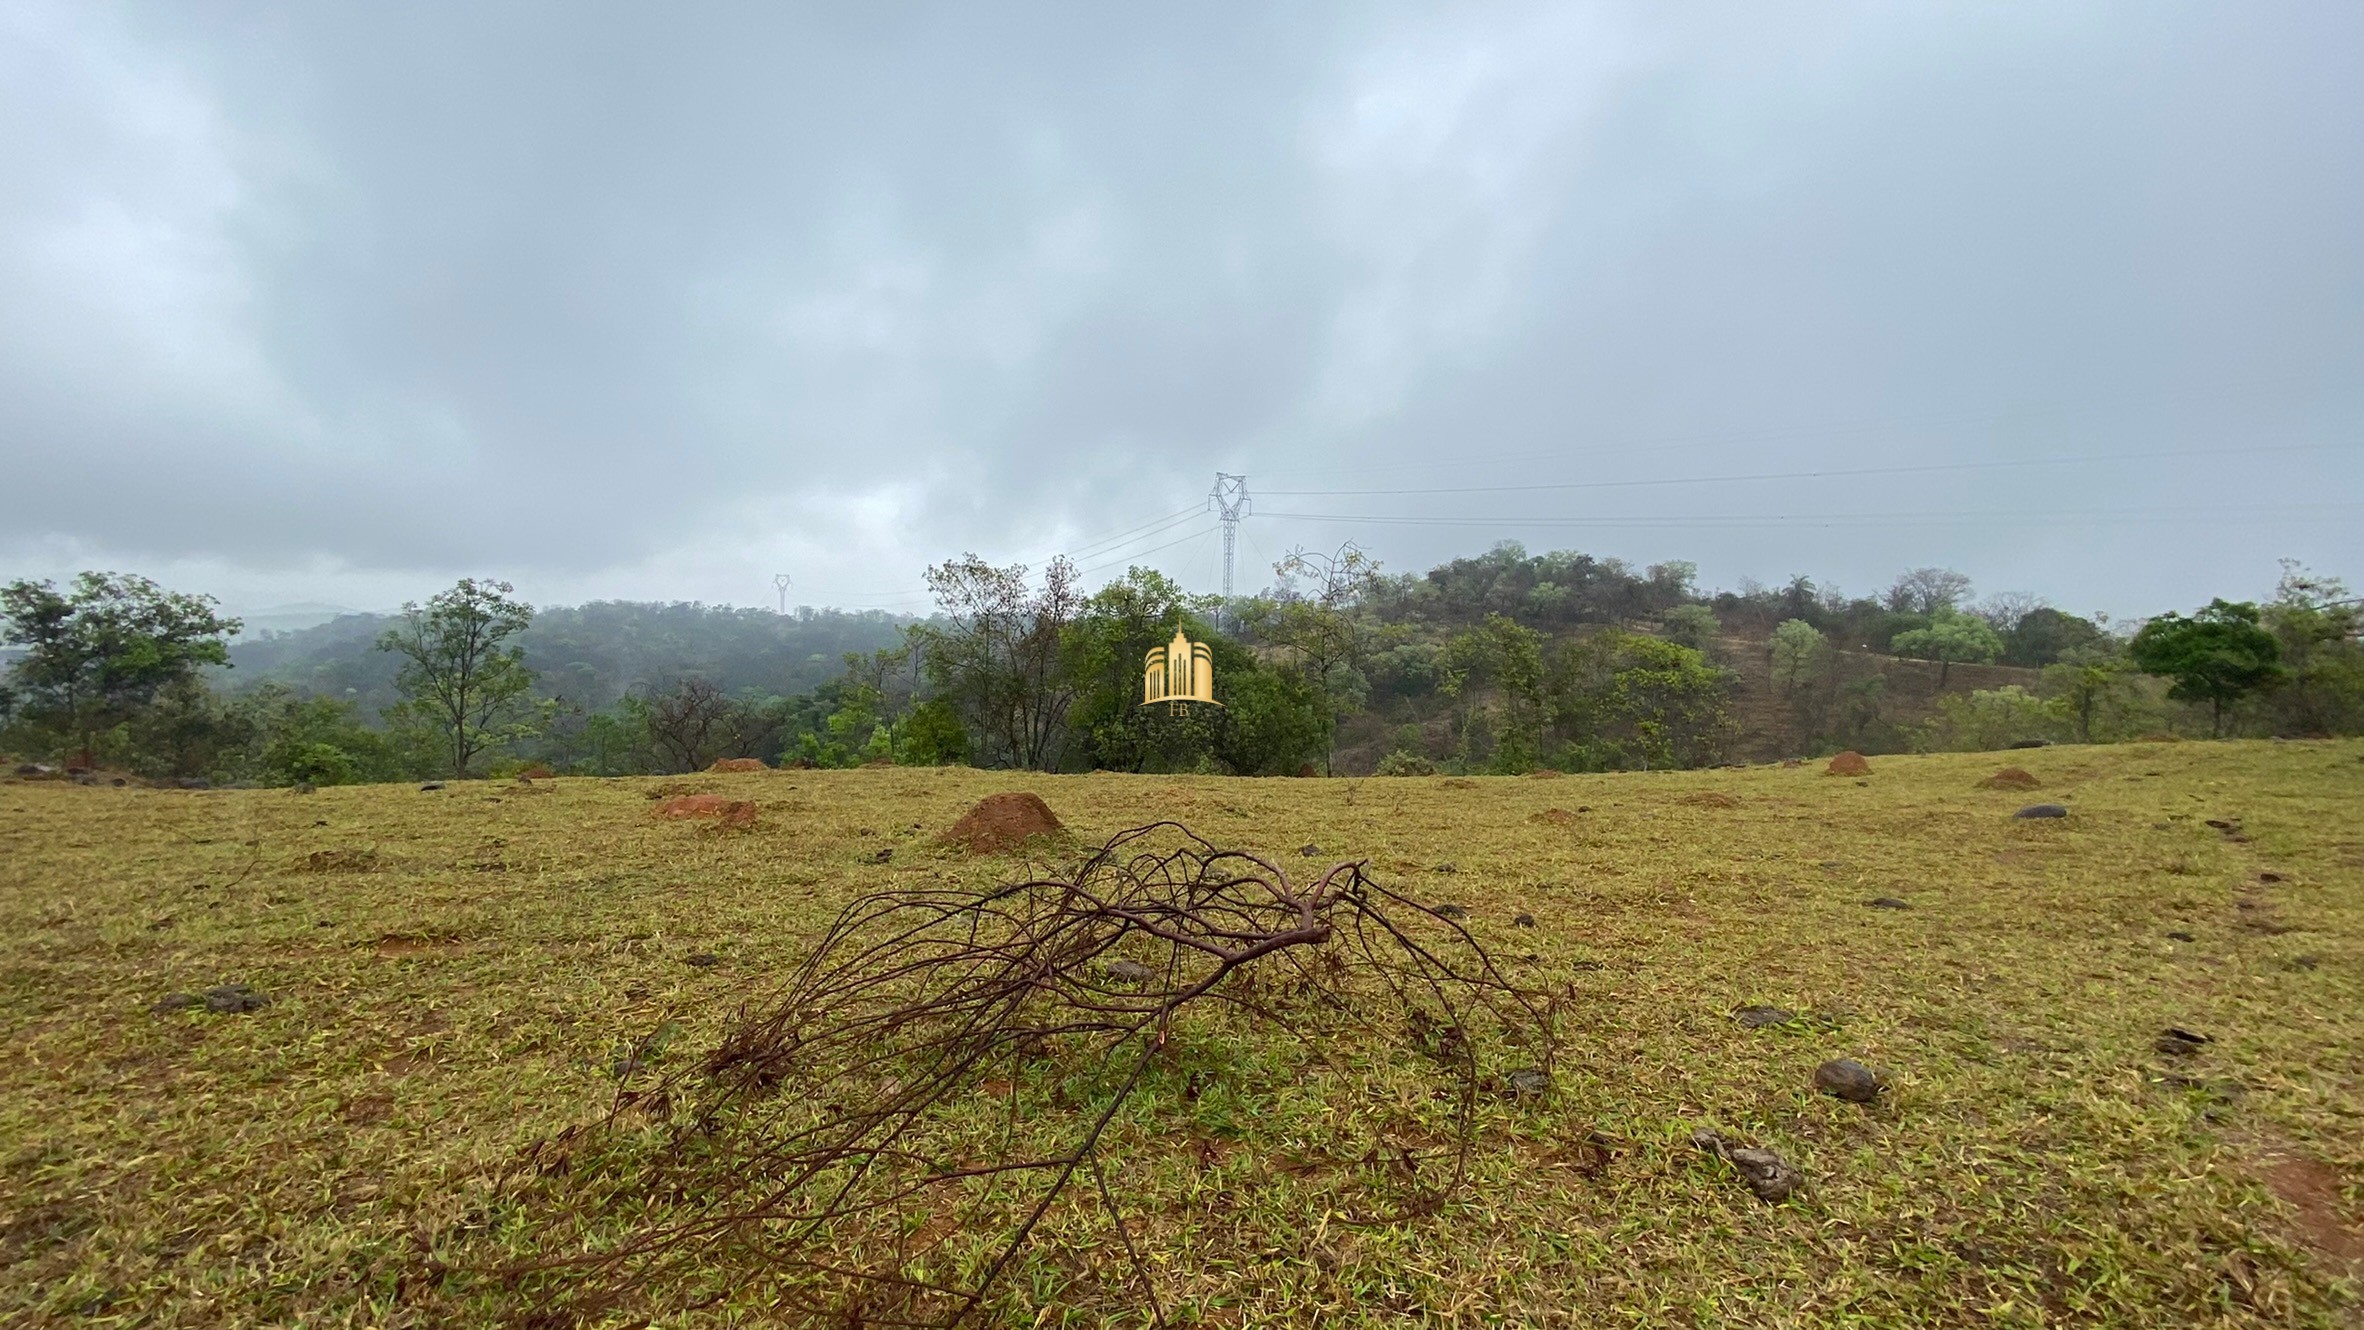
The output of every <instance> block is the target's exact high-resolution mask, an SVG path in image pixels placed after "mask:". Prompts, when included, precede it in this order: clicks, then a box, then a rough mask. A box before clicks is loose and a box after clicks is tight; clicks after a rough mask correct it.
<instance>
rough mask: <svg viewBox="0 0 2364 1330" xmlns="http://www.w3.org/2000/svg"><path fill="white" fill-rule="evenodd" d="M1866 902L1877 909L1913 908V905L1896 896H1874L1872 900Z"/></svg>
mask: <svg viewBox="0 0 2364 1330" xmlns="http://www.w3.org/2000/svg"><path fill="white" fill-rule="evenodd" d="M1864 904H1866V905H1869V906H1870V907H1872V908H1873V909H1875V910H1909V909H1911V908H1912V906H1910V905H1907V904H1905V903H1904V902H1903V901H1900V900H1898V899H1896V898H1895V897H1894V896H1874V897H1872V898H1871V899H1870V900H1867V901H1865V902H1864Z"/></svg>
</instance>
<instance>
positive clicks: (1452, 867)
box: [1435, 863, 1461, 873]
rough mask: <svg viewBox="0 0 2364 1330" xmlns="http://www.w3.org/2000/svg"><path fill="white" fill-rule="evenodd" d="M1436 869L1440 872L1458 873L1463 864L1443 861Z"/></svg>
mask: <svg viewBox="0 0 2364 1330" xmlns="http://www.w3.org/2000/svg"><path fill="white" fill-rule="evenodd" d="M1435 871H1436V872H1439V873H1458V872H1460V871H1461V865H1459V864H1455V863H1442V864H1438V865H1437V866H1436V869H1435Z"/></svg>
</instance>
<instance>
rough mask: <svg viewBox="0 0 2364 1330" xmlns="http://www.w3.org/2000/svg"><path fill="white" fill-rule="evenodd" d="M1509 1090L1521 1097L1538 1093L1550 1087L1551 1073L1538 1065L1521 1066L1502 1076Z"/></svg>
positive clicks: (1542, 1092)
mask: <svg viewBox="0 0 2364 1330" xmlns="http://www.w3.org/2000/svg"><path fill="white" fill-rule="evenodd" d="M1503 1082H1504V1083H1505V1084H1507V1085H1508V1086H1510V1092H1511V1093H1512V1094H1514V1095H1518V1096H1519V1097H1521V1098H1527V1097H1531V1096H1534V1095H1540V1094H1544V1093H1546V1092H1548V1091H1549V1090H1550V1089H1551V1073H1549V1072H1546V1071H1544V1070H1542V1069H1541V1068H1538V1067H1521V1068H1519V1069H1518V1070H1517V1071H1514V1072H1512V1073H1511V1074H1510V1075H1508V1076H1506V1077H1504V1078H1503Z"/></svg>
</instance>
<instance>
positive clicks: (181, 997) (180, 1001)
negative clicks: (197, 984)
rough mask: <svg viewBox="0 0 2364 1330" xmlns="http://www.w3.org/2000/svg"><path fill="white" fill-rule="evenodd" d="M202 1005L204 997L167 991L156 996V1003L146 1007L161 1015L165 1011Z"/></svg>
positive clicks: (181, 1009)
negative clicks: (160, 995)
mask: <svg viewBox="0 0 2364 1330" xmlns="http://www.w3.org/2000/svg"><path fill="white" fill-rule="evenodd" d="M204 1005H205V999H204V998H201V997H199V996H197V995H196V994H195V993H167V994H165V995H164V996H163V997H161V998H158V999H157V1000H156V1005H154V1006H152V1007H150V1008H148V1010H150V1011H152V1012H155V1013H156V1014H158V1015H160V1016H161V1015H163V1014H165V1013H167V1012H175V1011H187V1010H188V1009H189V1008H191V1007H202V1006H204Z"/></svg>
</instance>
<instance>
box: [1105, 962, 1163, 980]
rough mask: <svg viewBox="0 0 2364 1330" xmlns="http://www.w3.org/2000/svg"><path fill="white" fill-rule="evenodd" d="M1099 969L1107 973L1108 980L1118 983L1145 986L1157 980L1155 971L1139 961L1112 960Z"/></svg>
mask: <svg viewBox="0 0 2364 1330" xmlns="http://www.w3.org/2000/svg"><path fill="white" fill-rule="evenodd" d="M1100 968H1101V969H1104V970H1106V971H1107V972H1108V977H1109V978H1111V979H1114V980H1116V981H1117V982H1119V983H1126V984H1146V983H1148V982H1149V981H1150V980H1152V979H1155V978H1157V971H1155V970H1152V969H1150V968H1149V967H1148V966H1146V965H1143V964H1142V963H1141V962H1139V961H1129V960H1113V961H1110V962H1108V963H1107V964H1106V965H1103V966H1101V967H1100Z"/></svg>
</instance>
